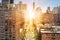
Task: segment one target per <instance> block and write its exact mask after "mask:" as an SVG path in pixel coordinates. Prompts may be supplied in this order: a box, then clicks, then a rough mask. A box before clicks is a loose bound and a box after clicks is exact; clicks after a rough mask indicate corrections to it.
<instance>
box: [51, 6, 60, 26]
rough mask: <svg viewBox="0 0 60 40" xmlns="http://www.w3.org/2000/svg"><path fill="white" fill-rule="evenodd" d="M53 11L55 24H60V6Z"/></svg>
mask: <svg viewBox="0 0 60 40" xmlns="http://www.w3.org/2000/svg"><path fill="white" fill-rule="evenodd" d="M52 13H53V14H54V23H55V25H58V26H59V25H60V7H54V8H53V10H52Z"/></svg>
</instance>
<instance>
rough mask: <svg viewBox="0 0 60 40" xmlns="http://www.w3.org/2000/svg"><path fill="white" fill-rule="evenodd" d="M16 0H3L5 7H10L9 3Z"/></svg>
mask: <svg viewBox="0 0 60 40" xmlns="http://www.w3.org/2000/svg"><path fill="white" fill-rule="evenodd" d="M13 3H14V0H2V5H3V8H7V9H8V8H9V4H13Z"/></svg>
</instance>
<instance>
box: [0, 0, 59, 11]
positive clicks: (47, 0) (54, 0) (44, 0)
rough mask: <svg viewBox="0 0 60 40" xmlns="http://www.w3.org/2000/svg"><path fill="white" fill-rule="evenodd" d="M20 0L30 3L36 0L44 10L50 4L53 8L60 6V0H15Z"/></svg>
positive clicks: (16, 0)
mask: <svg viewBox="0 0 60 40" xmlns="http://www.w3.org/2000/svg"><path fill="white" fill-rule="evenodd" d="M0 1H1V0H0ZM19 1H23V2H24V3H27V4H30V5H31V4H32V1H34V2H35V3H36V5H38V6H40V7H41V9H42V10H43V11H45V10H46V8H47V7H48V6H50V7H51V9H52V8H53V7H56V6H60V0H14V3H18V2H19Z"/></svg>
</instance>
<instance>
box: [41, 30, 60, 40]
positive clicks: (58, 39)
mask: <svg viewBox="0 0 60 40" xmlns="http://www.w3.org/2000/svg"><path fill="white" fill-rule="evenodd" d="M41 40H60V31H58V32H51V31H43V32H41Z"/></svg>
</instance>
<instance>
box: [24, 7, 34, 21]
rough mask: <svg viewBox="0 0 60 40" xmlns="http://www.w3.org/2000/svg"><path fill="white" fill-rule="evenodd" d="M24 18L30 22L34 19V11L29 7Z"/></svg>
mask: <svg viewBox="0 0 60 40" xmlns="http://www.w3.org/2000/svg"><path fill="white" fill-rule="evenodd" d="M25 16H26V18H27V19H30V20H32V19H34V18H35V13H34V10H33V9H32V8H31V7H29V8H28V10H27V13H26V15H25Z"/></svg>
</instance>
